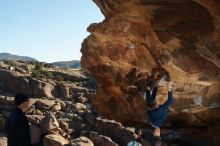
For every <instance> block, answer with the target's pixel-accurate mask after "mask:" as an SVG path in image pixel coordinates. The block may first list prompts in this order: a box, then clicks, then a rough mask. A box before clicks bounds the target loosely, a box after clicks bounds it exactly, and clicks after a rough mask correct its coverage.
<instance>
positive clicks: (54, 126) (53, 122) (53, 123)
mask: <svg viewBox="0 0 220 146" xmlns="http://www.w3.org/2000/svg"><path fill="white" fill-rule="evenodd" d="M40 127H41V131H42V134H47V133H49V132H51V131H53V132H54V133H59V131H60V128H59V123H58V121H57V119H56V118H55V116H54V115H53V114H51V113H48V114H47V115H46V116H45V117H44V119H42V120H41V123H40Z"/></svg>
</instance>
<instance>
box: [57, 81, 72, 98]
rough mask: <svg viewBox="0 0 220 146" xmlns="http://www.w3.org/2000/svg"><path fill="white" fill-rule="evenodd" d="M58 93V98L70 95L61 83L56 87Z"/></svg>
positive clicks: (66, 87)
mask: <svg viewBox="0 0 220 146" xmlns="http://www.w3.org/2000/svg"><path fill="white" fill-rule="evenodd" d="M57 88H58V93H59V96H60V97H68V96H69V95H70V93H69V88H68V86H66V85H65V84H63V83H60V84H58V85H57Z"/></svg>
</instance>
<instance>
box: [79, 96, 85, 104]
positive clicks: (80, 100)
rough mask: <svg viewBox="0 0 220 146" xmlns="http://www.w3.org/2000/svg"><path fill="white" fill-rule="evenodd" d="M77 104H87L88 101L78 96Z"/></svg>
mask: <svg viewBox="0 0 220 146" xmlns="http://www.w3.org/2000/svg"><path fill="white" fill-rule="evenodd" d="M77 102H79V103H86V102H88V99H87V98H86V97H83V96H80V97H78V98H77Z"/></svg>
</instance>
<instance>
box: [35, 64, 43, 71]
mask: <svg viewBox="0 0 220 146" xmlns="http://www.w3.org/2000/svg"><path fill="white" fill-rule="evenodd" d="M35 70H43V65H42V64H41V63H37V62H36V63H35Z"/></svg>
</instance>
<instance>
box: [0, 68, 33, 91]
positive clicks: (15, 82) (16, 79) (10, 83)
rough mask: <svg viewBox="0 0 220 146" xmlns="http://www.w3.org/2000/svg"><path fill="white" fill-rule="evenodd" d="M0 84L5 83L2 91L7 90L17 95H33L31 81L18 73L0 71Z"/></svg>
mask: <svg viewBox="0 0 220 146" xmlns="http://www.w3.org/2000/svg"><path fill="white" fill-rule="evenodd" d="M0 82H2V83H3V86H2V89H0V90H7V91H10V92H15V93H16V92H22V93H25V94H27V95H31V87H30V85H29V80H28V79H27V78H26V77H25V76H24V75H22V74H20V73H18V72H14V71H5V70H0ZM21 85H22V86H21Z"/></svg>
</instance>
